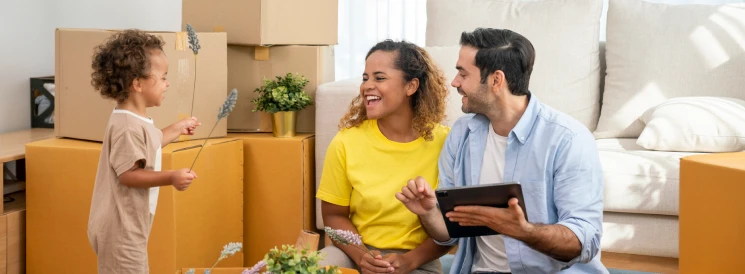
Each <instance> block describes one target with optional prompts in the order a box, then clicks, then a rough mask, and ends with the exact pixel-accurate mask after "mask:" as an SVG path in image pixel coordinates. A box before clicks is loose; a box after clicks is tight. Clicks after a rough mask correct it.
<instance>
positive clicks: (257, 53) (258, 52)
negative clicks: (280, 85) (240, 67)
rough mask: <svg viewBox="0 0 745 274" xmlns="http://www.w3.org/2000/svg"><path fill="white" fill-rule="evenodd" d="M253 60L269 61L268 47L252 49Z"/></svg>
mask: <svg viewBox="0 0 745 274" xmlns="http://www.w3.org/2000/svg"><path fill="white" fill-rule="evenodd" d="M254 60H256V61H266V60H269V47H262V46H255V47H254Z"/></svg>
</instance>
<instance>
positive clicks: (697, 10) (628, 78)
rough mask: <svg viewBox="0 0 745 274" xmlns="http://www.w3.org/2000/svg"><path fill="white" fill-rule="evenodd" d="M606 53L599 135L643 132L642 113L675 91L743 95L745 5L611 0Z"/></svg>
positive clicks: (672, 96)
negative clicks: (668, 3) (676, 3)
mask: <svg viewBox="0 0 745 274" xmlns="http://www.w3.org/2000/svg"><path fill="white" fill-rule="evenodd" d="M539 56H540V55H539ZM605 56H606V60H607V69H606V73H607V76H606V77H605V90H604V93H603V106H602V110H601V115H600V120H599V121H598V126H597V129H596V130H595V132H594V135H595V138H624V137H637V136H639V134H640V133H641V131H642V129H643V128H644V125H643V124H642V123H640V122H638V120H637V119H638V118H639V116H640V115H642V113H644V111H646V110H647V109H649V108H650V107H653V106H655V105H658V104H660V103H662V102H664V101H665V100H667V99H670V98H675V97H685V96H720V97H732V98H738V99H745V73H743V70H745V4H728V5H719V6H711V5H664V4H652V3H648V2H643V1H639V0H611V1H610V4H609V6H608V25H607V43H606V54H605Z"/></svg>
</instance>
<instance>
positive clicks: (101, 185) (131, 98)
mask: <svg viewBox="0 0 745 274" xmlns="http://www.w3.org/2000/svg"><path fill="white" fill-rule="evenodd" d="M164 44H165V43H164V42H163V41H162V40H161V39H160V38H158V37H156V36H154V35H151V34H148V33H145V32H142V31H139V30H126V31H122V32H117V33H115V34H114V35H112V36H111V37H110V38H109V39H108V40H107V41H105V42H104V43H103V44H101V45H100V46H98V47H97V48H96V49H95V52H94V56H93V63H92V68H93V73H92V75H91V76H92V81H91V84H92V85H93V87H95V89H96V90H97V91H98V92H100V93H101V95H102V96H103V97H104V98H107V99H113V100H116V102H117V105H116V108H115V109H114V110H113V112H112V113H111V116H110V118H109V122H108V125H107V127H106V133H105V136H104V141H103V146H102V149H101V155H100V159H99V162H98V171H97V174H96V183H95V186H94V189H93V198H92V201H91V210H90V216H89V219H88V239H89V241H90V244H91V246H92V247H93V250H94V251H95V253H96V256H97V257H98V273H119V274H121V273H138V274H141V273H149V268H148V255H147V243H148V238H149V235H150V229H151V228H152V221H153V216H154V214H155V208H156V205H157V202H158V190H159V189H160V187H161V186H168V185H172V186H173V187H174V188H176V189H177V190H179V191H184V190H186V189H187V188H188V187H189V185H190V184H191V182H192V180H193V179H194V178H196V177H197V175H196V173H194V172H193V171H189V170H188V169H181V170H172V171H161V149H162V147H164V146H166V145H167V144H169V143H171V142H173V141H174V140H176V139H177V138H178V137H179V136H180V135H182V134H184V135H193V134H194V129H195V128H196V127H197V126H199V125H200V123H199V122H197V119H196V118H194V117H192V118H187V119H183V120H181V121H178V122H176V123H174V124H173V125H170V126H168V127H166V128H164V129H162V130H160V129H158V128H156V127H155V126H154V124H153V120H152V119H151V118H149V117H148V116H147V111H146V109H147V108H149V107H157V106H160V105H161V103H162V102H163V99H164V98H165V97H164V96H163V93H164V92H165V91H166V89H167V88H168V86H169V85H170V83H169V82H168V79H167V78H166V76H167V74H168V60H167V58H166V56H165V53H164V52H163V46H164Z"/></svg>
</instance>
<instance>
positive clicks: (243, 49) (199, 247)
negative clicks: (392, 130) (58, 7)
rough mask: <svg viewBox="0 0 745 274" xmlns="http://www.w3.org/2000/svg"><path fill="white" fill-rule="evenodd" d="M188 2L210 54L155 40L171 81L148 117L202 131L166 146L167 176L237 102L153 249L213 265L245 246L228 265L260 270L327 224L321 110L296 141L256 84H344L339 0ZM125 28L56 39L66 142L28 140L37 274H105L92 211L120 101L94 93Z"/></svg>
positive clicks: (166, 209) (163, 209)
mask: <svg viewBox="0 0 745 274" xmlns="http://www.w3.org/2000/svg"><path fill="white" fill-rule="evenodd" d="M182 7H183V17H182V19H183V30H186V27H185V26H186V23H189V24H191V25H192V26H193V27H194V28H195V29H196V31H197V35H198V37H199V41H200V44H201V49H200V50H199V53H198V55H197V56H195V55H194V53H193V52H192V51H191V49H190V48H189V44H188V42H187V41H188V40H187V35H186V32H185V31H181V32H151V33H153V34H155V35H157V36H160V37H161V38H162V39H163V40H164V41H165V42H166V45H165V49H164V51H165V54H166V56H168V61H169V73H168V74H169V81H170V82H171V86H170V88H169V89H168V91H167V92H166V93H165V96H166V99H165V101H164V102H163V104H162V106H160V107H155V108H150V109H148V115H149V116H150V117H151V118H152V119H153V120H154V122H155V125H156V127H158V128H163V127H165V126H167V125H169V124H172V123H174V122H176V121H178V120H180V119H183V118H186V117H190V116H195V117H197V118H198V119H199V120H200V121H201V122H202V124H203V126H202V127H200V128H199V129H198V130H197V134H196V135H194V136H189V137H185V138H181V139H179V140H178V142H177V143H175V144H171V145H168V146H166V147H165V148H163V158H162V159H163V165H162V167H163V170H169V169H178V168H186V167H189V166H190V165H191V163H192V161H193V160H194V158H195V157H196V155H197V153H199V150H200V148H201V147H202V145H203V139H205V138H206V137H207V134H208V133H209V129H210V128H212V125H214V124H215V123H216V122H217V110H218V107H219V106H220V105H221V104H222V102H223V100H224V99H225V97H226V95H227V94H228V92H229V91H230V90H232V89H233V88H236V89H237V90H238V91H239V96H238V98H239V102H238V103H237V105H236V107H235V109H234V110H233V112H232V113H231V114H230V116H229V117H228V119H226V120H221V121H220V122H219V123H218V124H217V127H216V128H215V129H214V131H213V132H212V135H210V137H211V138H213V139H211V140H209V142H207V144H206V145H205V146H204V149H203V150H202V151H201V154H200V155H199V159H198V161H197V162H196V165H195V166H194V170H195V172H196V173H197V174H198V175H199V177H198V178H197V179H196V180H195V181H194V183H193V184H192V185H191V187H190V188H189V189H188V190H187V191H185V192H179V191H176V190H175V189H173V188H172V187H162V188H161V191H160V195H159V200H158V208H157V211H156V214H155V219H154V223H153V230H152V234H151V237H150V242H149V245H148V251H149V255H150V256H149V263H150V270H151V273H175V272H177V271H179V270H180V269H182V268H189V267H194V268H200V267H210V266H212V264H213V263H214V262H215V260H216V259H217V257H218V256H219V254H220V251H221V250H222V247H223V246H224V245H226V244H227V243H229V242H243V243H244V252H243V254H238V255H236V256H233V257H231V258H228V259H227V260H223V261H221V262H220V267H243V266H251V265H253V264H254V263H256V261H258V260H260V259H261V258H262V257H263V255H264V254H265V253H267V252H268V251H269V249H270V248H272V247H274V246H280V245H282V244H294V243H295V240H296V237H297V235H298V233H299V232H300V231H301V230H303V229H307V230H314V227H313V220H315V216H314V207H313V206H314V198H313V197H314V196H313V195H314V191H313V190H314V189H315V188H314V187H313V184H314V183H313V178H314V177H315V176H314V174H313V171H314V162H313V159H314V149H313V148H314V135H313V132H314V130H315V126H314V124H315V108H314V107H312V106H311V107H308V108H306V109H304V110H302V111H300V112H299V113H298V124H297V129H298V132H299V134H298V136H296V137H294V138H274V137H272V135H271V133H269V132H271V128H272V126H271V119H270V118H269V117H270V116H269V115H268V114H266V113H260V112H253V111H252V110H253V109H254V108H255V105H254V104H253V103H252V102H251V101H252V99H254V98H255V97H256V94H257V93H255V92H254V90H255V89H257V88H259V87H260V86H261V85H262V84H263V79H264V78H274V77H275V76H280V75H285V74H287V73H293V74H295V73H299V74H301V75H303V76H305V77H306V78H307V79H308V80H309V83H308V85H307V86H306V89H305V91H306V92H308V93H309V94H310V95H311V97H312V98H313V99H314V98H315V90H316V87H317V86H318V85H321V84H323V83H326V82H331V81H333V80H334V66H333V64H334V58H333V51H332V47H331V45H334V44H336V43H337V17H338V4H337V0H316V1H305V0H221V1H216V2H215V1H207V0H184V1H183V5H182ZM148 31H149V30H148ZM114 33H115V31H114V30H92V29H58V30H57V31H56V47H55V48H56V50H55V58H56V59H55V64H56V70H55V73H56V74H55V84H56V96H55V112H54V120H55V136H56V137H57V138H53V139H48V140H44V141H39V142H33V143H29V144H28V145H27V146H26V163H27V208H28V213H27V217H26V226H27V230H26V231H27V235H26V247H27V258H26V259H27V262H26V265H27V271H28V273H57V272H64V273H68V272H69V273H95V272H96V257H95V254H94V253H93V250H92V248H91V247H90V245H89V242H88V238H87V224H88V215H89V212H90V201H91V196H92V193H93V186H94V182H95V176H96V167H97V164H98V161H99V155H100V152H101V150H102V149H106V148H103V147H102V143H101V141H102V140H103V138H104V133H105V130H106V124H107V122H108V118H109V116H110V114H111V111H112V110H113V108H114V106H115V103H114V102H113V101H108V100H104V99H102V98H101V96H100V94H99V93H97V92H96V91H95V90H94V89H93V87H92V86H91V72H92V71H91V59H92V55H93V52H94V48H95V47H96V46H98V45H100V44H101V43H103V42H104V41H105V40H106V39H107V38H108V37H110V36H111V35H112V34H114ZM197 57H198V60H199V62H198V63H197V62H196V59H197ZM195 74H196V75H197V76H198V77H197V79H196V82H194V81H195ZM194 85H195V86H196V87H194ZM228 132H234V133H231V134H228ZM0 226H2V224H1V223H0Z"/></svg>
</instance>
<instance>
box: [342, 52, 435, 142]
mask: <svg viewBox="0 0 745 274" xmlns="http://www.w3.org/2000/svg"><path fill="white" fill-rule="evenodd" d="M379 50H380V51H384V52H395V53H397V54H396V61H395V62H394V65H395V67H396V69H398V70H400V71H402V72H403V75H404V80H405V81H407V82H408V81H411V80H412V79H414V78H416V79H419V88H418V89H417V91H416V92H415V93H414V94H413V95H412V96H411V108H412V109H413V111H414V123H413V124H414V130H416V131H417V132H419V134H420V136H421V137H424V139H425V140H427V141H431V140H432V139H433V138H434V136H433V134H432V129H434V128H435V126H436V125H437V124H439V123H441V122H442V121H443V120H444V119H445V99H446V98H447V96H448V88H447V84H446V79H445V74H444V73H443V71H442V70H441V69H440V68H439V67H438V66H437V64H435V62H434V61H433V60H432V58H431V57H430V56H429V53H427V51H425V50H424V49H423V48H421V47H419V46H417V45H415V44H412V43H409V42H406V41H400V42H395V41H392V40H385V41H383V42H380V43H378V44H376V45H375V46H374V47H372V49H370V51H369V52H368V53H367V56H366V57H365V59H367V58H368V57H370V55H371V54H373V53H374V52H376V51H379ZM365 120H367V110H366V109H365V105H364V100H363V98H362V96H361V95H357V97H355V98H354V100H352V103H351V104H350V106H349V111H348V112H347V114H346V115H344V118H342V119H341V122H340V123H339V129H340V130H341V129H343V128H352V127H356V126H359V125H360V124H362V122H363V121H365Z"/></svg>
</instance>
